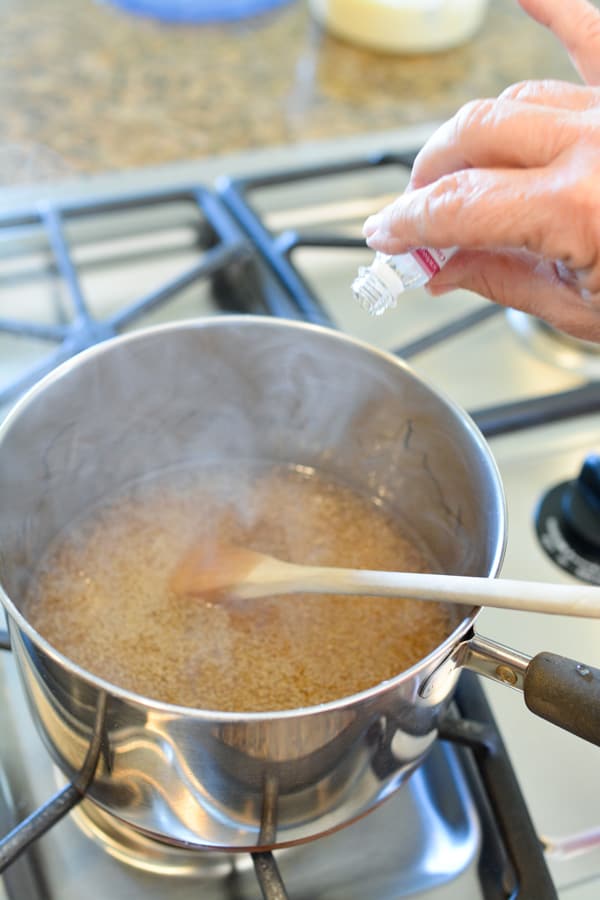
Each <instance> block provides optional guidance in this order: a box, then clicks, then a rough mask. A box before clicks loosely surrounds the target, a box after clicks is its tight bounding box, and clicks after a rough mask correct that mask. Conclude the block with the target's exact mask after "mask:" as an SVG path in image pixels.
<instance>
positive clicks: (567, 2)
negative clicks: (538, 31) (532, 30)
mask: <svg viewBox="0 0 600 900" xmlns="http://www.w3.org/2000/svg"><path fill="white" fill-rule="evenodd" d="M519 3H520V5H521V6H522V8H523V9H524V10H525V12H526V13H527V14H528V15H530V16H531V17H532V18H533V19H535V20H536V22H539V23H540V24H541V25H545V26H546V27H547V28H549V29H550V30H551V31H552V32H553V33H554V34H555V35H556V37H557V38H558V39H559V41H560V42H561V43H562V44H563V45H564V47H565V48H566V50H567V52H568V53H569V56H570V57H571V59H572V60H573V64H574V65H575V68H576V69H577V71H578V72H579V74H580V75H581V77H582V78H583V80H584V81H586V82H587V83H588V84H600V12H599V11H598V9H597V8H596V7H595V6H593V5H592V4H591V3H588V2H587V0H519Z"/></svg>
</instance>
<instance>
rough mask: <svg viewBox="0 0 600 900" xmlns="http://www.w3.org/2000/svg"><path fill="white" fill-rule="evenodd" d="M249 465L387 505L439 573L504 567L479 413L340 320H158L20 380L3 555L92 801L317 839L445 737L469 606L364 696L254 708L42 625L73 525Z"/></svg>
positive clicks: (169, 834)
mask: <svg viewBox="0 0 600 900" xmlns="http://www.w3.org/2000/svg"><path fill="white" fill-rule="evenodd" d="M248 458H256V459H262V460H265V459H270V460H273V461H285V462H293V463H300V464H303V465H310V466H314V467H316V468H317V469H318V470H320V471H321V472H323V473H325V474H327V473H329V474H331V475H332V476H335V477H337V478H342V479H344V480H345V481H346V482H350V483H352V484H353V485H355V487H356V488H357V489H358V490H362V491H367V492H369V493H370V494H372V495H379V496H380V497H383V498H385V501H386V503H387V504H388V506H389V507H391V508H392V509H394V510H395V511H396V513H397V515H398V516H399V517H400V519H402V520H403V521H405V522H406V525H407V528H409V529H410V532H411V533H412V534H413V535H416V536H417V538H418V539H419V540H420V541H421V542H422V543H423V545H424V546H426V547H427V548H428V550H429V553H430V555H431V557H432V558H433V560H434V561H435V564H436V566H437V567H438V568H439V570H440V571H446V572H450V573H462V574H472V575H490V576H493V575H495V574H496V572H497V570H498V568H499V565H500V562H501V558H502V554H503V551H504V542H505V508H504V499H503V493H502V487H501V484H500V480H499V476H498V472H497V469H496V466H495V464H494V461H493V459H492V457H491V454H490V452H489V450H488V448H487V446H486V444H485V442H484V441H483V439H482V438H481V436H480V434H479V432H478V431H477V429H476V428H475V427H474V425H473V424H472V422H471V421H470V419H469V418H468V417H467V416H466V415H465V414H464V413H463V412H462V411H461V410H459V409H458V408H457V407H456V406H454V405H453V404H452V403H450V402H448V401H447V400H445V399H444V398H443V397H441V396H440V395H439V393H437V392H436V391H435V390H433V389H432V388H431V387H429V386H428V385H426V384H425V383H423V381H422V380H420V379H419V378H418V377H417V376H416V375H415V374H414V373H413V372H412V371H411V370H410V369H409V368H408V367H406V366H405V365H404V364H403V363H402V362H400V361H399V360H398V359H396V358H395V357H392V356H389V355H387V354H384V353H381V352H379V351H377V350H374V349H373V348H371V347H368V346H367V345H364V344H362V343H359V342H357V341H354V340H353V339H351V338H348V337H345V336H342V335H340V334H338V333H336V332H333V331H329V330H327V329H322V328H317V327H313V326H307V325H304V324H300V323H295V322H289V321H281V320H272V319H266V318H264V319H263V318H255V317H234V316H231V317H222V318H217V319H210V320H206V321H194V322H186V323H178V324H175V325H169V326H162V327H159V328H156V329H150V330H148V331H144V332H137V333H136V334H134V335H131V336H127V337H125V338H119V339H117V340H114V341H109V342H106V343H104V344H101V345H99V346H97V347H95V348H93V349H91V350H89V351H86V352H84V353H82V354H81V355H79V356H78V357H76V358H75V359H74V360H72V361H71V362H69V363H67V364H65V365H63V366H62V367H60V368H59V369H58V370H56V371H55V372H54V373H53V374H51V375H50V376H48V377H47V378H45V379H44V380H43V381H42V382H40V383H39V384H38V385H37V386H36V387H35V388H34V389H33V390H32V391H30V392H29V394H28V395H27V396H26V397H25V398H24V399H23V400H22V401H21V402H20V403H19V404H18V405H17V407H16V408H15V409H14V410H13V411H12V413H11V414H10V415H9V417H8V418H7V420H6V421H5V423H4V425H3V426H2V429H1V431H0V496H1V497H2V504H1V509H0V554H1V556H0V562H1V583H2V600H3V603H4V605H5V607H6V610H7V613H8V619H9V630H10V634H11V642H12V646H13V650H14V653H15V656H16V659H17V663H18V667H19V671H20V674H21V677H22V680H23V683H24V686H25V690H26V694H27V697H28V701H29V704H30V707H31V712H32V715H33V717H34V719H35V721H36V723H37V726H38V728H39V730H40V733H41V734H42V736H43V739H44V741H45V743H46V745H47V747H48V749H49V751H50V753H51V755H52V757H53V759H54V760H55V762H56V763H57V764H58V766H59V767H60V769H61V770H62V771H63V772H64V774H65V776H66V777H67V778H69V779H70V780H74V781H77V779H78V778H79V779H80V780H81V779H83V778H84V776H85V780H86V782H87V781H88V780H89V778H90V777H91V782H90V783H89V787H88V796H89V797H90V798H91V799H92V800H93V801H94V802H95V803H97V804H98V805H100V806H101V807H102V808H104V809H105V810H107V811H108V812H110V813H112V814H114V815H116V816H118V817H119V818H120V819H121V820H123V821H125V822H126V823H128V824H130V825H132V826H133V827H134V828H136V829H139V830H140V831H141V832H143V833H146V834H149V835H151V836H154V837H156V838H157V839H159V840H163V841H166V842H170V843H175V844H180V845H184V846H188V847H189V846H195V847H211V848H223V849H242V848H247V849H256V848H258V847H261V848H267V847H273V846H281V845H284V844H289V843H293V842H296V841H300V840H306V839H309V838H312V837H315V836H317V835H318V834H321V833H324V832H326V831H329V830H331V829H333V828H336V827H339V826H341V825H342V824H345V823H347V822H349V821H351V820H353V819H354V818H356V817H358V816H360V815H362V814H364V813H365V812H367V811H369V810H370V809H372V808H373V807H374V806H375V805H377V804H378V803H379V802H380V801H382V800H383V799H384V798H385V797H386V796H388V795H389V794H390V793H391V792H392V791H394V790H396V789H397V788H398V787H399V786H400V785H401V784H402V782H403V781H404V780H405V779H406V778H407V776H408V775H409V774H410V772H411V771H412V770H413V769H414V768H415V766H417V765H418V764H419V762H420V761H421V760H422V758H423V756H424V755H425V754H426V753H427V751H428V749H429V747H430V745H431V743H432V742H433V740H434V739H435V737H436V726H437V722H438V719H439V717H440V715H441V714H442V713H443V711H444V709H445V708H446V706H447V704H448V702H449V700H450V697H451V694H452V690H453V688H454V686H455V683H456V679H457V678H458V669H456V668H455V667H448V674H447V675H444V682H443V688H442V690H441V691H440V689H439V679H438V681H437V689H436V691H434V692H433V693H432V692H429V693H428V692H427V691H426V690H423V686H424V685H425V683H426V682H429V681H430V678H431V676H432V675H433V674H434V673H435V672H437V671H444V669H443V663H444V661H445V660H447V659H448V657H449V656H450V655H451V654H452V651H453V649H454V648H456V647H457V646H459V645H460V644H461V643H462V642H463V641H464V639H465V637H468V636H469V634H470V632H471V627H472V623H473V621H474V618H475V616H476V614H477V610H472V611H470V612H469V613H468V614H466V615H465V616H464V617H461V616H458V617H457V624H456V629H455V631H454V632H453V634H451V635H450V636H449V637H448V639H447V640H446V641H445V642H444V643H443V644H442V645H441V646H439V647H438V648H437V649H436V650H435V651H434V652H433V653H431V654H430V655H429V656H428V657H427V658H425V659H423V660H422V661H421V662H420V663H419V664H418V665H416V666H414V667H413V668H411V669H410V670H408V671H406V672H403V673H400V674H399V675H398V676H397V677H396V678H394V679H392V680H390V681H388V682H385V683H383V684H381V685H378V686H376V687H374V688H373V689H371V690H369V691H366V692H363V693H361V694H358V695H355V696H351V697H346V698H343V699H340V700H339V701H338V702H334V703H329V704H325V705H322V706H319V707H311V708H307V709H300V710H286V711H282V712H273V713H260V714H259V713H256V714H249V713H240V714H234V713H224V712H213V711H207V710H197V709H189V708H185V707H177V706H171V705H168V704H164V703H159V702H155V701H152V700H151V699H147V698H144V697H140V696H136V695H134V694H132V693H130V692H128V691H125V690H123V689H121V688H120V687H119V686H116V685H111V684H109V683H107V682H104V681H102V680H101V679H98V678H97V677H95V676H94V675H92V674H90V673H89V672H86V671H84V670H82V669H81V668H79V667H78V666H77V665H76V664H74V663H73V662H72V661H71V660H69V659H67V658H65V657H64V656H62V655H61V654H60V653H58V652H57V651H56V650H55V649H54V648H53V647H51V646H50V645H49V644H48V643H47V642H46V641H45V640H44V639H43V637H42V636H41V635H39V634H38V633H37V632H36V631H35V630H34V629H33V628H32V626H31V625H30V623H29V622H28V621H27V619H26V617H25V616H24V615H23V614H22V612H21V603H22V598H23V596H24V591H25V588H26V585H27V582H28V579H29V578H30V576H31V572H32V570H33V569H34V568H35V566H36V563H37V561H38V560H39V558H40V556H41V554H42V553H43V551H44V549H45V547H46V546H47V544H48V542H49V541H50V540H51V539H52V538H53V537H54V536H55V535H56V534H57V533H58V532H59V531H60V530H61V529H62V528H64V527H65V526H66V525H67V524H68V523H69V522H71V520H72V519H73V518H74V517H76V516H77V515H78V514H80V513H82V512H83V511H84V510H86V509H87V508H88V507H89V506H90V505H92V504H94V503H95V502H97V501H99V500H100V499H101V498H103V497H105V496H106V495H109V494H111V493H113V492H116V491H118V490H119V489H120V488H121V487H122V486H124V485H125V484H127V483H129V482H130V481H131V480H132V479H136V478H138V477H140V476H141V475H143V474H146V473H151V472H153V471H158V470H161V469H164V468H165V467H172V466H180V465H181V466H183V465H190V464H201V463H203V462H210V461H214V460H216V459H218V460H221V461H228V462H231V464H232V465H235V462H236V460H239V459H248ZM440 667H442V668H440ZM86 772H87V773H88V774H87V775H85V773H86ZM92 773H93V774H92Z"/></svg>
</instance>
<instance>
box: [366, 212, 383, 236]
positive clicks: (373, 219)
mask: <svg viewBox="0 0 600 900" xmlns="http://www.w3.org/2000/svg"><path fill="white" fill-rule="evenodd" d="M380 225H381V214H380V213H377V214H376V215H374V216H369V218H368V219H367V221H366V222H365V224H364V225H363V236H364V237H366V238H369V237H371V236H372V235H373V234H375V232H376V231H377V229H378V228H379V226H380Z"/></svg>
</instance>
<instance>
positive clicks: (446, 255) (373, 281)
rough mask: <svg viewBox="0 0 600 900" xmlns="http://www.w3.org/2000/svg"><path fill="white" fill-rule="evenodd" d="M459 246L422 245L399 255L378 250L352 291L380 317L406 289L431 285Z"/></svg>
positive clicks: (359, 274) (364, 267) (362, 271)
mask: <svg viewBox="0 0 600 900" xmlns="http://www.w3.org/2000/svg"><path fill="white" fill-rule="evenodd" d="M457 249H458V248H457V247H451V248H449V249H447V250H435V249H432V248H430V247H420V248H419V249H417V250H411V251H410V252H409V253H399V254H397V255H396V256H388V255H386V254H385V253H376V254H375V258H374V260H373V262H372V263H371V265H370V266H361V268H360V269H359V270H358V275H357V276H356V278H355V279H354V281H353V283H352V293H353V294H354V296H355V298H356V299H357V300H358V302H359V303H360V305H361V306H362V307H363V309H366V311H367V312H369V313H371V315H373V316H380V315H382V313H384V312H385V311H386V310H387V309H392V308H393V307H394V306H396V305H397V302H398V298H399V296H400V294H403V293H404V291H407V290H410V289H411V288H416V287H422V286H423V285H424V284H427V282H428V281H429V279H430V278H433V276H434V275H436V274H437V273H438V272H439V271H440V269H442V268H443V267H444V266H445V265H446V263H447V262H448V260H449V259H450V258H451V257H452V256H454V254H455V253H456V251H457Z"/></svg>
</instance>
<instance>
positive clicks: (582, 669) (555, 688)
mask: <svg viewBox="0 0 600 900" xmlns="http://www.w3.org/2000/svg"><path fill="white" fill-rule="evenodd" d="M462 648H464V649H463V653H462V654H461V656H462V658H459V659H458V664H459V665H460V666H464V667H466V668H468V669H471V670H473V671H474V672H478V673H479V674H480V675H485V676H486V677H487V678H491V679H493V680H494V681H499V682H501V683H502V684H507V685H509V686H510V687H514V688H517V690H522V691H523V697H524V700H525V703H526V704H527V707H528V708H529V709H530V710H531V712H533V713H535V715H537V716H540V717H541V718H542V719H546V720H547V721H548V722H552V724H553V725H558V726H559V728H563V729H564V730H565V731H570V732H572V734H576V735H577V736H578V737H581V738H583V739H584V740H586V741H589V742H590V743H592V744H596V745H597V746H600V669H596V668H594V667H592V666H588V665H586V664H585V663H581V662H578V661H577V660H574V659H569V658H568V657H565V656H559V655H558V654H556V653H548V652H546V651H544V652H542V653H538V654H537V655H536V656H534V657H529V656H526V655H525V654H523V653H519V652H518V651H516V650H511V649H510V648H509V647H505V646H504V645H503V644H498V643H496V642H495V641H491V640H489V639H488V638H485V637H482V636H481V635H478V634H476V635H474V636H473V637H472V638H471V639H470V640H469V641H466V642H465V643H464V644H463V645H462Z"/></svg>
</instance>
